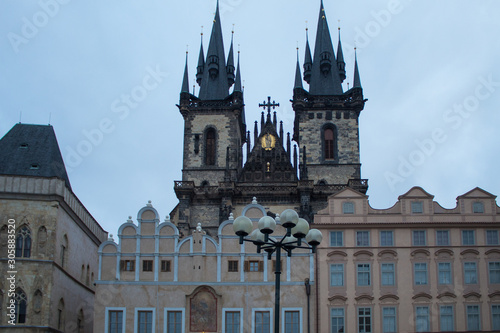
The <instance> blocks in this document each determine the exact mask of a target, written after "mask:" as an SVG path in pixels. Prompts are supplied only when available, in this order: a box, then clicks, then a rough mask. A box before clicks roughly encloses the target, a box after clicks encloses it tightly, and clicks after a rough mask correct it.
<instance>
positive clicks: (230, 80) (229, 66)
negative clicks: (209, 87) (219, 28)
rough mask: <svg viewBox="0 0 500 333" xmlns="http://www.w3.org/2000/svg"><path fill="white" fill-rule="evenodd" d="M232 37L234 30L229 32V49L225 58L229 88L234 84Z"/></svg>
mask: <svg viewBox="0 0 500 333" xmlns="http://www.w3.org/2000/svg"><path fill="white" fill-rule="evenodd" d="M233 36H234V30H233V31H232V32H231V47H230V48H229V55H228V56H227V68H226V70H227V84H228V85H229V87H231V86H232V85H233V83H234V56H233Z"/></svg>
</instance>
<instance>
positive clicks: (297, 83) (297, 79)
mask: <svg viewBox="0 0 500 333" xmlns="http://www.w3.org/2000/svg"><path fill="white" fill-rule="evenodd" d="M304 73H305V71H304ZM293 88H294V89H297V88H300V89H303V88H304V86H303V85H302V77H301V75H300V65H299V48H297V67H296V68H295V84H294V86H293Z"/></svg>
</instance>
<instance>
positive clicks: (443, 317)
mask: <svg viewBox="0 0 500 333" xmlns="http://www.w3.org/2000/svg"><path fill="white" fill-rule="evenodd" d="M439 329H440V331H441V332H448V331H450V332H451V331H454V330H455V321H454V319H453V306H451V305H441V306H440V307H439Z"/></svg>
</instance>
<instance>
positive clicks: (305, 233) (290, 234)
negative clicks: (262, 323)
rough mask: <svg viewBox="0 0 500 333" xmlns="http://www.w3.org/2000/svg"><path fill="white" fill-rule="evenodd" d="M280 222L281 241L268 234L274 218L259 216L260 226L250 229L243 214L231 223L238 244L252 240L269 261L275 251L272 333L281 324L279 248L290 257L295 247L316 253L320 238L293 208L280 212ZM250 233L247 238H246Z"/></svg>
mask: <svg viewBox="0 0 500 333" xmlns="http://www.w3.org/2000/svg"><path fill="white" fill-rule="evenodd" d="M281 222H282V223H281V226H282V227H284V228H285V229H286V234H285V235H284V236H281V239H280V240H275V239H273V238H271V237H269V235H270V234H272V233H273V232H274V229H275V228H276V221H275V220H274V219H273V218H272V217H270V216H264V217H262V218H261V219H260V220H259V223H258V227H259V228H258V229H255V230H253V223H252V221H251V220H250V219H249V218H248V217H246V216H239V217H237V218H236V219H235V220H234V222H233V229H234V232H235V234H236V235H238V236H239V243H240V244H243V242H244V241H246V242H252V243H253V244H254V245H256V246H257V253H260V252H261V250H264V251H266V252H267V258H268V260H271V258H272V255H273V253H275V252H276V264H275V267H274V274H275V294H274V301H275V309H274V311H275V313H274V333H279V327H280V296H281V294H280V289H281V288H280V283H281V250H282V249H283V250H285V252H286V253H287V254H288V256H289V257H291V256H292V250H293V249H296V248H301V249H308V250H311V251H312V253H315V252H316V247H317V246H318V245H319V244H320V243H321V240H322V238H323V236H322V235H321V232H320V231H319V230H317V229H311V230H309V223H307V221H306V220H304V219H302V218H299V215H298V214H297V212H295V211H294V210H292V209H285V210H284V211H283V212H282V213H281ZM252 230H253V231H252ZM249 234H250V237H249V239H247V238H245V237H246V236H248V235H249ZM303 238H305V240H306V242H307V244H306V245H305V246H304V245H302V239H303Z"/></svg>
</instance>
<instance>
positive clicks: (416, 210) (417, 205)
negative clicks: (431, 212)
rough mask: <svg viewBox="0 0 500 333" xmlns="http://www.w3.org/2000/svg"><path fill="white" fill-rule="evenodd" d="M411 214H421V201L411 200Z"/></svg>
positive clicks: (422, 208)
mask: <svg viewBox="0 0 500 333" xmlns="http://www.w3.org/2000/svg"><path fill="white" fill-rule="evenodd" d="M411 212H412V214H422V213H423V212H424V205H423V203H422V201H413V202H412V203H411Z"/></svg>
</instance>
